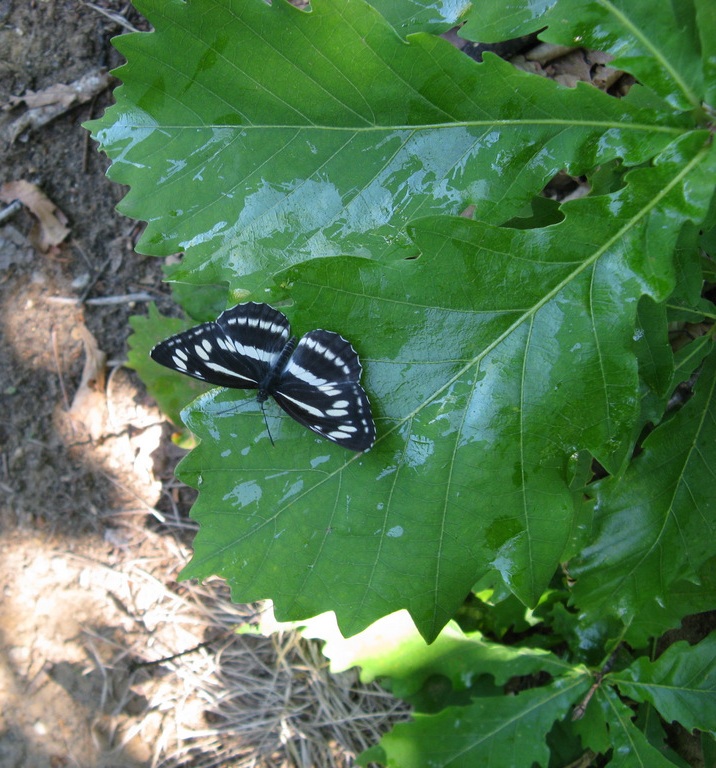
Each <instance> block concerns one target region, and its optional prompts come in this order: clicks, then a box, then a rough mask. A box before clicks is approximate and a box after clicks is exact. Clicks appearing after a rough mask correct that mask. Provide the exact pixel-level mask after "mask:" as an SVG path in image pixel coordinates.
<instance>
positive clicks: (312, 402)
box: [271, 330, 375, 451]
mask: <svg viewBox="0 0 716 768" xmlns="http://www.w3.org/2000/svg"><path fill="white" fill-rule="evenodd" d="M361 371H362V367H361V364H360V360H359V359H358V355H357V353H356V351H355V350H354V349H353V347H352V345H351V344H350V342H348V341H346V339H344V338H343V337H342V336H341V335H340V334H338V333H333V332H332V331H323V330H317V331H311V332H310V333H307V334H306V335H305V336H304V337H303V338H302V339H301V340H300V341H299V342H298V345H297V346H296V349H295V351H294V352H293V354H292V355H291V358H290V359H289V361H288V363H287V364H286V368H285V369H284V371H283V373H282V375H281V378H280V379H279V382H278V384H277V385H276V387H275V390H274V391H273V392H272V393H271V394H273V396H274V398H275V400H276V402H277V403H278V404H279V405H280V406H281V408H283V409H284V411H286V413H288V414H289V416H291V417H292V418H294V419H295V420H296V421H298V422H299V423H300V424H303V425H304V426H306V427H308V428H309V429H311V430H313V431H314V432H316V433H317V434H319V435H321V436H322V437H325V438H326V439H328V440H331V441H332V442H334V443H337V444H338V445H342V446H343V447H344V448H348V449H350V450H352V451H366V450H368V449H369V448H370V447H371V446H372V445H373V443H374V442H375V424H374V423H373V417H372V416H371V412H370V403H369V401H368V396H367V395H366V393H365V391H364V390H363V387H361V385H360V375H361Z"/></svg>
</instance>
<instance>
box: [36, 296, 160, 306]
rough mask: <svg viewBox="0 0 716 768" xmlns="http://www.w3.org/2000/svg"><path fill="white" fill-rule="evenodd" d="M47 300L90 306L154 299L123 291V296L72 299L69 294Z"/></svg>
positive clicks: (52, 302)
mask: <svg viewBox="0 0 716 768" xmlns="http://www.w3.org/2000/svg"><path fill="white" fill-rule="evenodd" d="M47 301H48V302H49V303H51V304H68V305H70V306H78V305H80V304H90V305H92V306H95V307H97V306H103V305H108V304H129V303H130V302H132V301H154V296H151V295H150V294H148V293H125V294H124V295H123V296H98V297H97V298H95V299H84V300H82V299H73V298H71V297H70V296H50V297H49V298H48V299H47Z"/></svg>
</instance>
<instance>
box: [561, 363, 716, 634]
mask: <svg viewBox="0 0 716 768" xmlns="http://www.w3.org/2000/svg"><path fill="white" fill-rule="evenodd" d="M715 425H716V355H714V354H711V355H710V356H709V358H707V360H706V362H705V363H704V366H703V369H702V371H701V376H700V378H699V381H698V382H697V386H696V394H695V395H694V397H693V398H692V399H691V400H689V402H688V403H686V405H685V406H684V407H683V408H682V409H681V410H680V411H679V412H678V413H677V414H676V415H675V416H674V417H673V418H672V419H671V420H670V421H667V422H666V423H664V424H663V425H661V426H659V427H658V428H657V429H655V430H654V432H652V433H651V435H649V437H648V438H647V439H646V441H645V442H644V446H643V452H642V453H641V454H640V455H639V456H638V457H637V458H636V459H635V460H634V461H633V462H632V464H631V466H630V467H629V468H628V469H627V471H626V472H625V473H624V475H623V476H622V477H618V478H609V479H607V480H604V481H602V482H601V483H599V485H598V486H597V488H596V489H595V493H596V500H597V513H596V516H595V538H594V541H593V543H592V544H590V546H588V547H587V548H586V550H585V551H584V553H583V555H582V557H580V558H579V559H578V560H577V562H576V563H574V565H573V566H572V567H570V572H571V574H572V576H573V577H574V578H576V580H577V582H576V585H575V587H574V600H575V602H576V603H577V605H578V606H579V607H580V608H581V609H582V610H584V611H585V612H586V613H587V614H588V615H589V616H591V617H595V616H602V615H604V614H611V615H614V616H618V617H619V618H621V619H622V621H623V622H624V623H625V624H627V625H628V624H629V623H630V621H631V620H632V619H633V618H634V617H635V616H636V615H638V614H639V613H640V612H642V611H645V612H647V613H648V612H649V611H651V610H652V607H653V608H655V609H658V608H659V607H661V606H663V605H665V604H667V603H668V602H669V600H668V592H669V590H670V588H671V585H672V584H673V583H674V582H676V581H677V580H683V579H696V578H697V571H698V569H699V568H700V566H701V565H702V564H703V563H704V562H705V561H706V560H708V559H710V558H711V557H713V555H714V544H713V542H714V535H716V502H715V501H714V496H713V493H712V478H713V473H714V467H716V432H715V430H714V427H715Z"/></svg>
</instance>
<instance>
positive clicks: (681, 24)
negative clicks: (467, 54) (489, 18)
mask: <svg viewBox="0 0 716 768" xmlns="http://www.w3.org/2000/svg"><path fill="white" fill-rule="evenodd" d="M493 12H495V9H494V8H493ZM699 12H700V19H703V20H705V21H708V20H713V18H714V14H713V11H712V10H711V11H709V10H707V8H706V3H705V2H702V3H700V8H699ZM544 26H546V27H547V29H546V30H544V31H542V32H540V39H542V40H544V41H546V42H550V43H557V44H560V45H567V46H574V47H586V48H593V49H596V50H599V51H603V52H605V53H610V54H611V55H612V56H614V57H615V58H614V60H613V61H612V62H610V66H613V67H615V68H617V69H624V70H626V71H627V72H630V73H631V74H632V75H634V76H635V77H636V78H637V79H638V80H639V81H640V82H641V83H643V84H645V85H647V86H648V87H649V88H651V89H652V90H653V91H654V92H655V93H657V94H659V96H661V97H662V98H664V99H665V100H666V101H667V102H668V103H670V104H671V105H672V106H674V107H676V108H677V109H684V110H693V109H700V107H701V101H702V98H703V94H704V82H705V81H704V69H705V70H706V74H707V75H709V74H713V69H714V65H713V61H710V60H709V52H710V51H712V50H713V42H710V43H709V46H708V49H707V50H706V51H705V53H706V55H705V56H704V63H703V64H702V57H701V39H704V40H711V41H713V37H714V35H713V26H712V27H710V28H709V27H708V26H707V27H701V25H697V23H696V12H695V8H694V5H693V4H692V3H691V2H689V1H688V0H685V1H684V2H679V3H673V2H671V0H650V2H648V3H640V2H633V0H600V2H594V0H557V2H553V1H551V2H550V0H540V1H539V2H537V3H535V2H533V1H532V0H522V2H515V3H510V11H509V13H504V14H503V17H502V19H501V20H500V19H499V17H498V19H497V23H496V24H495V25H494V26H491V27H489V28H487V30H486V29H485V27H483V21H482V14H481V8H480V5H479V4H477V3H476V4H475V5H474V6H473V8H472V11H471V13H470V16H469V18H468V22H467V24H466V25H465V26H464V27H463V28H462V29H461V31H460V34H461V35H462V36H463V37H466V38H467V39H469V40H477V41H482V42H486V40H485V39H484V34H485V31H487V32H488V33H489V34H490V35H491V36H494V35H495V34H497V35H500V36H502V35H504V37H500V39H503V40H504V39H505V38H506V37H516V36H518V35H521V34H525V32H535V31H537V30H538V29H540V28H542V27H544ZM707 30H708V32H707ZM699 32H701V35H702V38H700V37H699ZM709 88H710V89H711V91H712V90H713V87H712V86H711V85H709Z"/></svg>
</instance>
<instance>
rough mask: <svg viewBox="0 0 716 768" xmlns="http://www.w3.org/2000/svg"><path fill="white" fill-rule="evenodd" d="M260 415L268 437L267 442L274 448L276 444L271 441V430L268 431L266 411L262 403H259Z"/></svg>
mask: <svg viewBox="0 0 716 768" xmlns="http://www.w3.org/2000/svg"><path fill="white" fill-rule="evenodd" d="M261 413H263V415H264V424H265V425H266V431H267V432H268V436H269V440H270V441H271V445H272V446H273V447H276V444H275V443H274V441H273V437H271V429H270V427H269V425H268V419H267V418H266V411H265V409H264V404H263V403H261Z"/></svg>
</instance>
